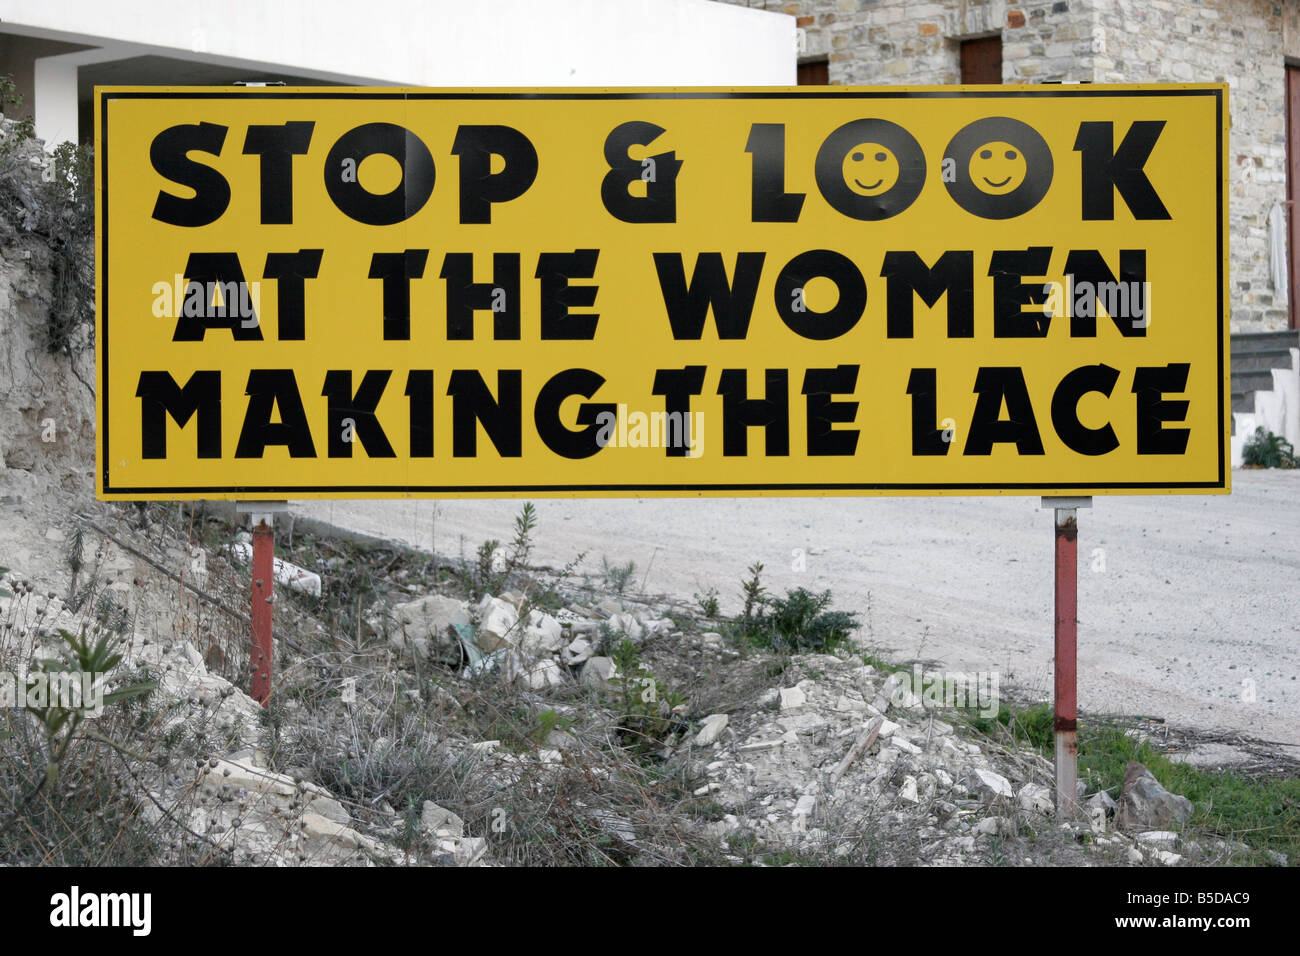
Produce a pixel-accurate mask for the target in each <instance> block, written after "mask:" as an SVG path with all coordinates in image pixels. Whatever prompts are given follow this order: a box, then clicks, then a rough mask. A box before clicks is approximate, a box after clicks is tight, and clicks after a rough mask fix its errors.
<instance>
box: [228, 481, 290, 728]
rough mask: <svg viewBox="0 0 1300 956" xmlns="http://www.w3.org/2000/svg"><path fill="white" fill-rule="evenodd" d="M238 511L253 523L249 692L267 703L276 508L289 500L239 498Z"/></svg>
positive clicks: (282, 510) (283, 507)
mask: <svg viewBox="0 0 1300 956" xmlns="http://www.w3.org/2000/svg"><path fill="white" fill-rule="evenodd" d="M235 511H236V512H238V513H242V514H247V515H248V519H249V524H251V525H252V527H253V587H252V594H251V597H250V602H251V603H250V607H249V617H250V618H251V620H252V648H251V652H250V657H249V672H250V674H251V675H252V677H251V679H250V681H249V689H248V695H249V696H250V697H252V698H253V699H254V700H255V701H257V702H258V703H259V704H261V705H262V706H263V707H265V706H266V705H267V704H268V703H269V702H270V700H271V666H272V663H273V660H274V658H273V646H272V641H271V602H272V598H273V596H274V591H275V534H274V532H273V531H272V526H273V523H274V516H275V514H276V513H277V512H279V513H282V514H283V513H285V512H287V511H288V503H287V502H282V501H272V502H237V503H236V505H235Z"/></svg>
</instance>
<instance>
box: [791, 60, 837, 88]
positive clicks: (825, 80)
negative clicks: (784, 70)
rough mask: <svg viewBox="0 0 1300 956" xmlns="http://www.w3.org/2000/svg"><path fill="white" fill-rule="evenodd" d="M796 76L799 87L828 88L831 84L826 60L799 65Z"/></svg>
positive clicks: (828, 65)
mask: <svg viewBox="0 0 1300 956" xmlns="http://www.w3.org/2000/svg"><path fill="white" fill-rule="evenodd" d="M798 76H799V80H798V82H799V85H800V86H829V85H830V82H831V78H830V64H829V63H828V62H827V61H826V60H814V61H812V62H811V63H800V64H799V72H798Z"/></svg>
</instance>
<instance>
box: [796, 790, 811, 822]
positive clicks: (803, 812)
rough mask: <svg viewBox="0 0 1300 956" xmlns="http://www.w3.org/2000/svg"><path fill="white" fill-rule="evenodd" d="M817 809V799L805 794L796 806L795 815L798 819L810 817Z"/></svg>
mask: <svg viewBox="0 0 1300 956" xmlns="http://www.w3.org/2000/svg"><path fill="white" fill-rule="evenodd" d="M816 808H817V798H816V797H814V796H812V795H811V794H804V795H803V796H802V797H800V798H799V800H798V801H797V802H796V803H795V805H794V815H795V816H796V817H810V816H812V812H813V810H815V809H816Z"/></svg>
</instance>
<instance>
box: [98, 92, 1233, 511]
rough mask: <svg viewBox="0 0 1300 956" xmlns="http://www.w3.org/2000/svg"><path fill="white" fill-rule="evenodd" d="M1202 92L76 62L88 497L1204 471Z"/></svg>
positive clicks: (665, 488) (1207, 109)
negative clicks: (92, 425)
mask: <svg viewBox="0 0 1300 956" xmlns="http://www.w3.org/2000/svg"><path fill="white" fill-rule="evenodd" d="M1227 116H1228V113H1227V87H1226V86H1222V85H1207V86H1173V85H1169V86H1122V87H1121V86H1078V87H1072V86H1008V87H927V88H916V87H878V88H851V87H829V88H794V89H743V90H516V91H509V90H425V89H333V88H323V87H315V88H310V89H294V88H274V87H268V88H257V89H238V88H220V89H217V88H184V89H173V88H159V87H149V88H143V87H142V88H112V87H109V88H100V89H98V90H97V99H96V114H95V124H96V125H95V137H96V138H95V146H96V152H95V157H96V163H97V167H98V168H97V196H96V198H97V200H98V210H99V237H98V239H99V261H98V266H99V290H98V293H99V297H98V308H99V334H98V361H99V388H98V396H99V409H98V414H99V449H98V450H99V470H98V493H99V495H100V496H101V497H103V498H119V499H145V498H164V499H166V498H242V499H271V498H308V497H346V498H356V497H405V496H415V495H427V496H446V497H455V496H530V497H533V496H548V495H550V496H565V495H572V496H650V495H824V494H830V495H835V494H839V495H881V494H891V495H893V494H1026V495H1028V494H1034V495H1038V494H1044V495H1093V494H1105V493H1118V494H1133V493H1152V492H1201V493H1207V492H1217V493H1226V492H1227V491H1228V490H1229V472H1228V468H1227V457H1228V452H1227V441H1228V440H1227V436H1228V421H1229V418H1228V416H1229V410H1228V405H1227V402H1226V400H1225V399H1226V397H1227V394H1228V389H1227V382H1228V328H1227V322H1226V316H1225V308H1226V306H1225V298H1224V293H1225V288H1226V282H1227V242H1226V223H1227V193H1226V188H1225V174H1226V162H1225V157H1226V151H1227Z"/></svg>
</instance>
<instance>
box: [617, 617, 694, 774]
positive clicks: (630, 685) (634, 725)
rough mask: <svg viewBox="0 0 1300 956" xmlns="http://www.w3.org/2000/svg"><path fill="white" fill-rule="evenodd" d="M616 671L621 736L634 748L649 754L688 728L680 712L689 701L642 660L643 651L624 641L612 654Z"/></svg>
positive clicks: (619, 731)
mask: <svg viewBox="0 0 1300 956" xmlns="http://www.w3.org/2000/svg"><path fill="white" fill-rule="evenodd" d="M610 656H611V658H612V659H613V661H614V666H615V668H616V676H615V677H614V680H613V685H614V688H615V693H616V695H617V696H618V703H619V705H620V714H619V722H618V735H619V737H620V738H621V739H622V740H623V741H624V743H625V744H627V745H629V746H630V747H631V749H633V750H635V751H637V752H638V753H641V754H648V753H650V752H652V751H653V750H654V749H655V748H657V747H658V746H660V745H662V744H663V743H664V742H666V741H667V740H668V738H669V737H672V736H673V735H675V734H676V733H678V732H679V731H681V730H684V729H685V726H686V725H685V721H684V720H683V719H682V718H681V717H680V715H679V712H680V711H681V710H684V709H685V705H686V698H685V697H684V696H683V695H682V694H679V693H677V692H675V691H670V690H669V689H668V688H667V686H666V685H665V684H664V683H663V681H661V680H659V679H658V678H657V677H655V675H654V674H653V673H651V671H650V669H649V668H648V667H646V666H645V664H644V663H643V662H642V660H641V652H640V651H639V650H637V648H636V645H635V644H633V643H632V642H631V641H630V640H628V639H627V638H623V640H622V641H620V642H619V643H618V644H617V645H615V646H614V648H613V650H612V651H611V652H610Z"/></svg>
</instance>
